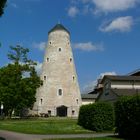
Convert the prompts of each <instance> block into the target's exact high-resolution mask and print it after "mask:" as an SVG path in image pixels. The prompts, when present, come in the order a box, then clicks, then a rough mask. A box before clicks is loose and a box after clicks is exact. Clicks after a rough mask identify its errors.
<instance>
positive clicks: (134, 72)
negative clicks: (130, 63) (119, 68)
mask: <svg viewBox="0 0 140 140" xmlns="http://www.w3.org/2000/svg"><path fill="white" fill-rule="evenodd" d="M127 75H129V76H140V69H137V70H134V71H132V72H130V73H128V74H127Z"/></svg>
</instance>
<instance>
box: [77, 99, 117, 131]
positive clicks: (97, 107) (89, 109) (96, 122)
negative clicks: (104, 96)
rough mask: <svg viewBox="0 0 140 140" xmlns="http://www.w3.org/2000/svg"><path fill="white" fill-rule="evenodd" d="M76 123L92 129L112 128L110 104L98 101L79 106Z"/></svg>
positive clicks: (111, 108)
mask: <svg viewBox="0 0 140 140" xmlns="http://www.w3.org/2000/svg"><path fill="white" fill-rule="evenodd" d="M78 124H79V125H81V126H83V127H84V128H86V129H89V130H93V131H103V130H112V128H113V126H114V111H113V107H112V105H111V104H109V103H101V102H100V103H95V104H89V105H83V106H81V108H80V111H79V117H78Z"/></svg>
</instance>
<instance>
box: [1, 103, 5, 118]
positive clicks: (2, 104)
mask: <svg viewBox="0 0 140 140" xmlns="http://www.w3.org/2000/svg"><path fill="white" fill-rule="evenodd" d="M3 108H4V106H3V104H1V106H0V109H1V116H2V114H3Z"/></svg>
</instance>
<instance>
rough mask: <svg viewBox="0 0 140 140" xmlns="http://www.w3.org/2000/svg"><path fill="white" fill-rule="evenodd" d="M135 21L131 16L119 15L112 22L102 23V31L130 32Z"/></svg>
mask: <svg viewBox="0 0 140 140" xmlns="http://www.w3.org/2000/svg"><path fill="white" fill-rule="evenodd" d="M133 23H134V21H133V18H132V17H131V16H126V17H118V18H116V19H114V20H113V21H112V22H111V23H109V24H106V25H102V26H101V27H100V31H102V32H112V31H120V32H128V31H130V30H131V28H132V25H133Z"/></svg>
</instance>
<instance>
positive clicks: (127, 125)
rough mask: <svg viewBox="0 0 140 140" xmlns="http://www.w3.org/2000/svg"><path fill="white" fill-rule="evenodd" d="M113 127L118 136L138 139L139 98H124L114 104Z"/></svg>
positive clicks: (139, 121)
mask: <svg viewBox="0 0 140 140" xmlns="http://www.w3.org/2000/svg"><path fill="white" fill-rule="evenodd" d="M115 126H116V132H118V134H119V136H121V137H124V138H133V139H137V138H138V139H140V134H139V132H140V96H129V97H128V96H125V97H122V98H120V99H119V100H118V101H117V102H116V103H115Z"/></svg>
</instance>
